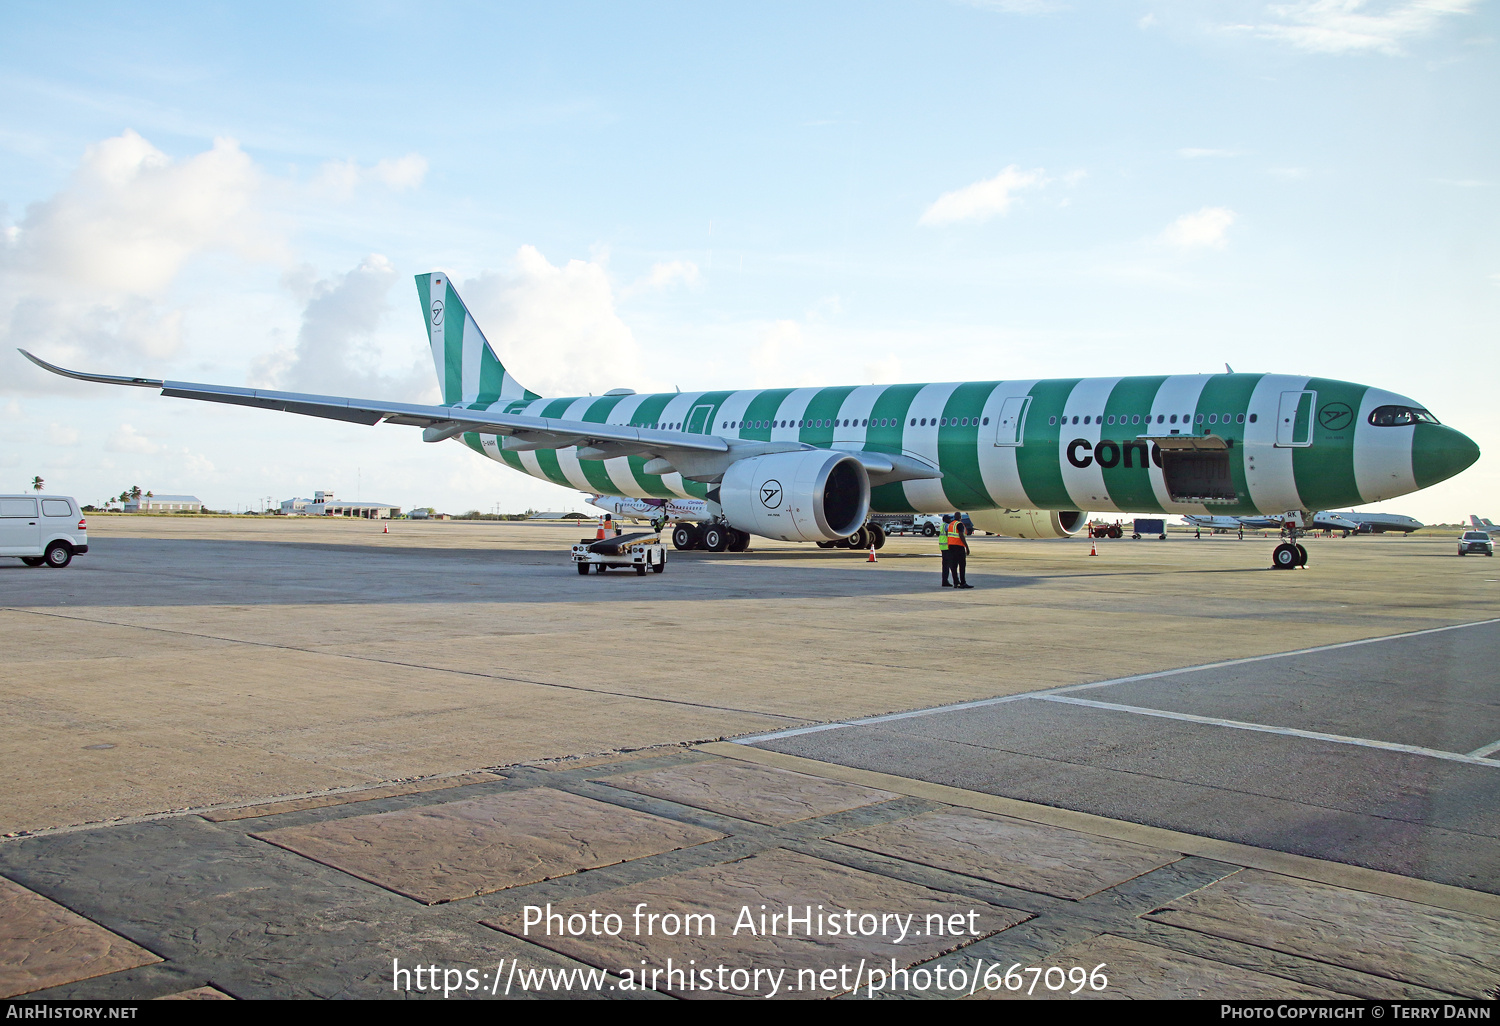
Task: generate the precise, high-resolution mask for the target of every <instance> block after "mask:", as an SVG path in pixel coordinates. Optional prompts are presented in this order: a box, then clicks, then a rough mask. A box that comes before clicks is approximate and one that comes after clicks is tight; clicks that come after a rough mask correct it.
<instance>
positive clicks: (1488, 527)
mask: <svg viewBox="0 0 1500 1026" xmlns="http://www.w3.org/2000/svg"><path fill="white" fill-rule="evenodd" d="M1469 523H1471V524H1473V525H1474V530H1476V531H1484V532H1485V533H1487V534H1500V524H1493V523H1491V522H1490V521H1489V519H1488V518H1486V517H1476V516H1475V515H1474V514H1472V513H1470V514H1469Z"/></svg>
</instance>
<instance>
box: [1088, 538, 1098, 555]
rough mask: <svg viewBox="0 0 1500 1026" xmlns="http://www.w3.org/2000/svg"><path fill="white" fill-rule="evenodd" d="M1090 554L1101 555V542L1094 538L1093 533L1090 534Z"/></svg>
mask: <svg viewBox="0 0 1500 1026" xmlns="http://www.w3.org/2000/svg"><path fill="white" fill-rule="evenodd" d="M1089 555H1091V556H1097V555H1099V543H1098V542H1097V541H1095V540H1094V536H1093V535H1089Z"/></svg>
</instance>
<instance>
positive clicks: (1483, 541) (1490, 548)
mask: <svg viewBox="0 0 1500 1026" xmlns="http://www.w3.org/2000/svg"><path fill="white" fill-rule="evenodd" d="M1471 552H1482V553H1484V554H1485V555H1486V556H1493V555H1494V554H1495V541H1494V539H1493V538H1491V537H1490V535H1489V532H1488V531H1465V532H1464V536H1463V537H1462V538H1460V539H1459V540H1458V554H1459V555H1460V556H1467V555H1468V554H1469V553H1471Z"/></svg>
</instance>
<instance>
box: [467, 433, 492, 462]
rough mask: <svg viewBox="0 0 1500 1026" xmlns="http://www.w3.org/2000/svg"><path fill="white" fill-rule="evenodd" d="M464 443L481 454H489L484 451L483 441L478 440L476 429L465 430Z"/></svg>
mask: <svg viewBox="0 0 1500 1026" xmlns="http://www.w3.org/2000/svg"><path fill="white" fill-rule="evenodd" d="M464 444H465V445H467V446H468V447H469V448H470V449H473V450H474V451H475V452H477V453H479V455H481V456H488V455H489V453H487V452H485V451H484V443H483V442H481V441H480V440H479V432H477V431H465V432H464Z"/></svg>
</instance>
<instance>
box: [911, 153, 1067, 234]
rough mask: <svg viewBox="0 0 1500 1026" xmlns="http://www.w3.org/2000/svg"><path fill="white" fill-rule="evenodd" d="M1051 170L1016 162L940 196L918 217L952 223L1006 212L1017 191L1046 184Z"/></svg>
mask: <svg viewBox="0 0 1500 1026" xmlns="http://www.w3.org/2000/svg"><path fill="white" fill-rule="evenodd" d="M1047 182H1048V178H1047V173H1046V172H1045V171H1044V170H1042V169H1041V168H1037V169H1036V170H1034V171H1022V170H1021V169H1020V168H1018V167H1016V165H1014V164H1012V165H1011V166H1010V167H1008V168H1006V169H1005V170H1004V171H1001V172H1000V173H999V174H998V175H996V176H995V177H994V178H986V179H985V180H984V181H981V182H975V183H974V184H973V185H966V186H964V187H963V188H962V189H955V190H954V191H953V192H947V193H944V194H943V195H941V196H939V197H938V199H937V202H935V203H934V204H932V206H930V207H928V208H927V210H926V211H925V212H924V213H923V214H922V217H921V218H920V220H919V221H918V223H919V224H952V223H954V222H956V221H987V220H989V219H990V218H991V217H994V216H995V215H996V214H1001V215H1003V214H1005V213H1007V212H1008V211H1009V210H1010V206H1011V204H1012V203H1013V202H1015V195H1014V194H1015V193H1017V192H1020V191H1021V190H1024V189H1034V188H1039V187H1041V186H1043V185H1046V184H1047Z"/></svg>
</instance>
